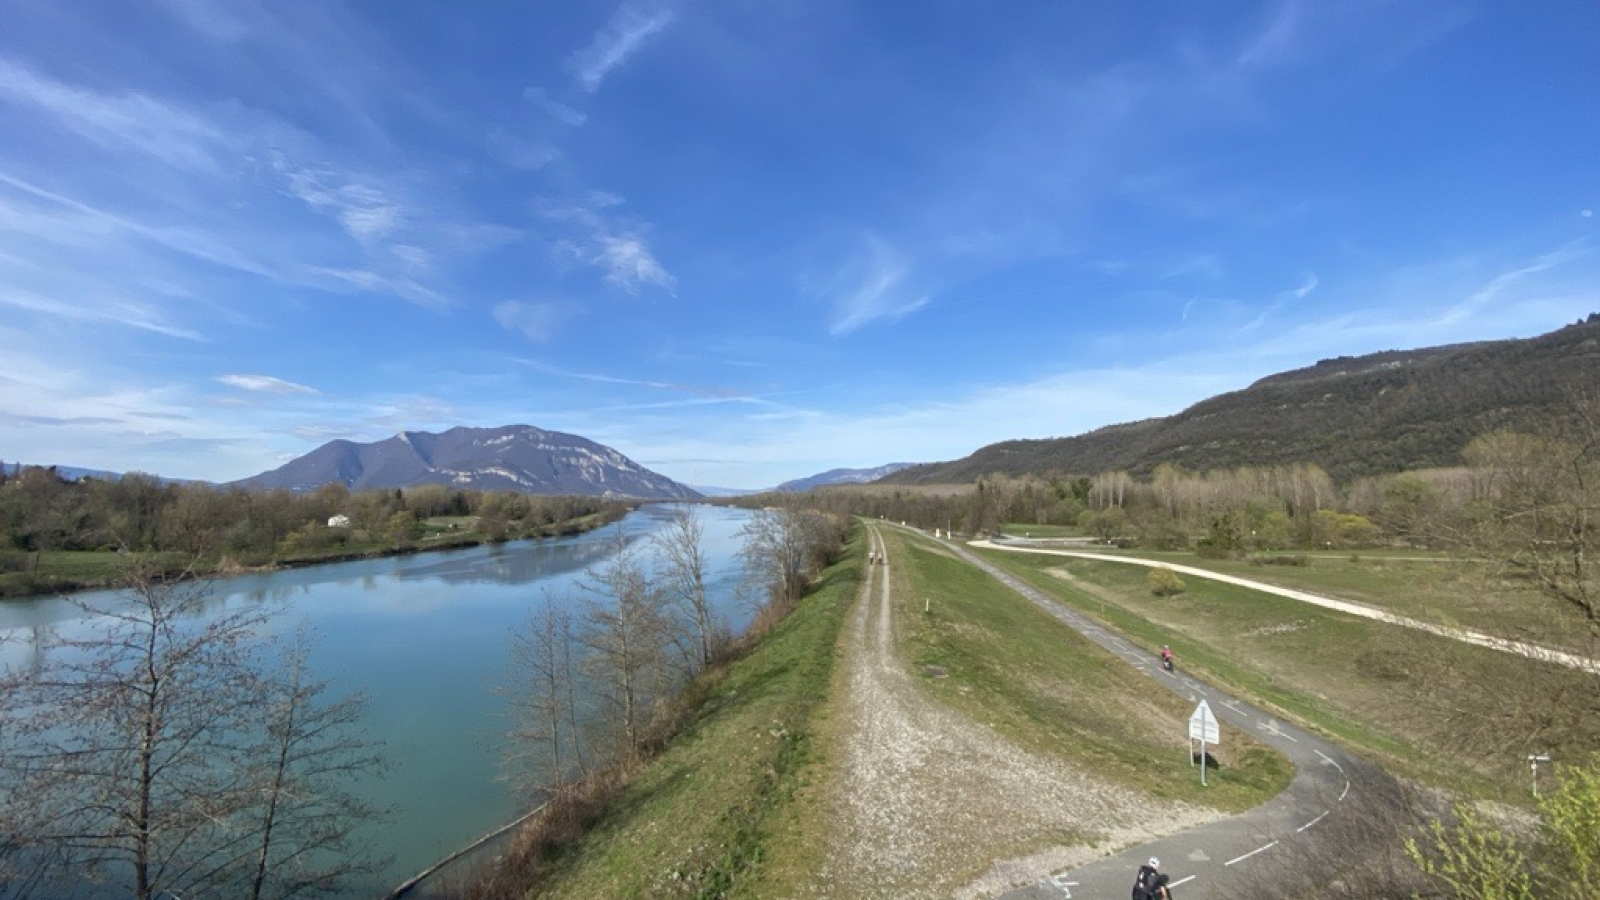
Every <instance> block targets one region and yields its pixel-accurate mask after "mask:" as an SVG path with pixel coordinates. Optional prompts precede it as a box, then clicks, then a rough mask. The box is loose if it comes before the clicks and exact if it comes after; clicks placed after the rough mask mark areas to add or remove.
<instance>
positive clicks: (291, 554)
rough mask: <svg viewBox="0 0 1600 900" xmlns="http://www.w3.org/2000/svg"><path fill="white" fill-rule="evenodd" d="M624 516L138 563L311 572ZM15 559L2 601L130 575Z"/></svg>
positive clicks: (54, 555) (1, 579)
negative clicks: (313, 568) (321, 567)
mask: <svg viewBox="0 0 1600 900" xmlns="http://www.w3.org/2000/svg"><path fill="white" fill-rule="evenodd" d="M626 512H627V510H620V511H607V512H600V513H594V514H592V515H587V516H579V517H577V518H574V519H569V520H567V521H564V522H556V523H553V524H550V525H544V526H540V527H535V528H528V529H524V530H520V531H515V532H510V533H506V534H503V535H488V534H484V533H482V532H480V531H478V530H477V528H476V526H477V517H475V516H439V517H435V518H430V519H427V520H424V521H423V522H422V523H420V528H419V535H418V537H416V538H415V539H413V540H405V541H393V540H387V539H374V538H372V537H369V536H368V535H367V534H366V533H365V532H361V531H358V530H352V531H351V532H350V533H349V535H348V537H347V538H346V540H344V541H341V542H340V543H338V544H337V545H336V546H326V547H317V548H302V549H297V550H292V551H287V552H262V553H257V554H241V555H227V554H225V555H222V556H217V555H202V556H200V557H199V558H196V557H195V556H194V555H193V554H188V553H179V552H174V551H169V552H163V553H151V554H141V555H140V558H139V563H140V565H141V566H142V567H143V568H144V570H145V571H147V572H149V573H153V574H157V575H168V576H177V575H183V574H186V573H187V574H192V575H195V576H200V577H209V576H218V575H222V576H226V575H231V574H237V573H239V572H243V571H259V570H263V569H275V568H288V567H295V566H312V565H320V564H322V563H330V562H345V561H349V560H355V559H371V558H375V557H380V556H397V555H401V554H406V553H424V552H427V551H430V550H452V549H457V548H461V547H475V546H477V545H479V544H485V543H492V542H498V541H508V540H523V539H530V538H543V537H559V536H563V535H572V534H582V533H583V532H585V531H592V530H594V529H596V528H599V527H600V526H602V525H605V524H607V523H608V522H613V521H616V520H617V519H619V518H621V517H622V515H624V514H625V513H626ZM17 558H18V559H19V560H22V561H23V563H19V564H18V565H17V566H16V567H14V570H12V571H0V598H6V597H25V596H30V595H35V594H54V593H67V592H71V591H81V590H95V589H100V588H110V587H116V586H117V585H118V584H120V583H122V581H123V579H124V577H125V576H126V574H127V573H126V568H127V559H126V557H124V556H123V555H122V554H119V553H117V552H116V551H114V550H51V551H46V552H44V553H40V554H32V553H29V554H17ZM24 563H25V564H24Z"/></svg>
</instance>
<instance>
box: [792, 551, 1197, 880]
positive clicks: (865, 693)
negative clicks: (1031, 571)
mask: <svg viewBox="0 0 1600 900" xmlns="http://www.w3.org/2000/svg"><path fill="white" fill-rule="evenodd" d="M871 546H872V550H873V553H874V554H875V555H876V556H877V558H879V559H880V560H881V559H883V558H884V557H883V551H884V545H883V541H882V538H881V536H880V535H879V534H878V532H877V530H876V529H873V530H872V542H871ZM892 563H893V560H889V561H888V562H887V563H886V564H882V565H873V566H870V567H869V570H868V577H867V579H866V580H865V581H864V583H863V586H862V592H861V595H860V597H859V599H858V604H857V608H856V611H855V614H854V616H853V617H852V620H851V623H850V626H849V629H848V634H847V637H846V647H845V664H846V665H847V667H848V672H849V683H848V696H847V698H846V699H845V702H844V704H843V708H842V713H841V714H842V717H843V719H844V721H843V722H841V723H840V730H839V734H840V735H841V738H840V740H841V743H842V746H841V747H840V748H839V752H840V754H841V757H842V759H841V765H842V771H841V772H840V773H839V774H838V776H837V780H836V783H835V785H834V793H833V800H832V807H833V819H834V828H833V829H832V831H831V834H832V840H831V845H830V849H829V853H828V859H827V863H826V865H825V869H824V872H823V876H822V877H821V878H820V879H819V881H818V884H817V885H816V886H815V887H816V890H815V892H814V893H815V895H816V896H825V897H841V898H843V897H860V898H872V897H884V898H911V897H929V898H933V897H962V898H969V897H970V898H976V897H986V896H993V895H994V894H997V893H999V892H1001V891H1003V890H1005V889H1006V888H1008V887H1013V886H1017V885H1022V884H1028V883H1032V882H1037V881H1039V880H1040V879H1043V878H1046V877H1047V876H1048V875H1049V873H1050V872H1052V871H1059V870H1061V869H1063V868H1067V867H1071V866H1075V865H1078V864H1081V863H1083V862H1087V861H1089V860H1092V859H1095V858H1098V857H1101V856H1104V855H1105V854H1106V853H1107V852H1109V851H1112V850H1115V849H1117V848H1119V847H1124V846H1127V845H1130V844H1135V843H1142V842H1144V841H1147V840H1151V839H1153V838H1156V837H1159V836H1160V835H1162V834H1168V833H1172V832H1175V831H1181V830H1183V829H1185V828H1189V827H1191V826H1194V825H1197V824H1200V823H1202V822H1207V821H1212V820H1214V819H1217V818H1219V816H1218V814H1217V813H1215V812H1212V811H1209V810H1200V809H1192V808H1179V809H1174V808H1172V807H1170V806H1168V807H1166V808H1163V809H1161V810H1160V811H1159V815H1158V814H1157V812H1156V811H1155V810H1154V809H1153V808H1152V806H1151V805H1150V804H1148V803H1147V802H1146V801H1145V800H1144V799H1143V798H1142V797H1141V796H1140V795H1138V794H1136V793H1133V792H1131V791H1128V790H1127V789H1125V788H1122V787H1120V786H1117V785H1113V784H1110V783H1108V782H1106V781H1103V780H1102V779H1100V778H1098V777H1097V776H1096V775H1094V774H1093V773H1092V772H1089V771H1085V770H1082V769H1079V768H1076V767H1073V766H1069V765H1066V764H1064V763H1063V762H1062V761H1060V760H1057V759H1051V758H1046V757H1042V756H1040V755H1038V754H1035V753H1031V752H1029V751H1026V750H1024V749H1022V748H1019V747H1017V746H1015V745H1014V744H1012V743H1010V742H1009V741H1007V740H1006V739H1005V738H1003V737H1002V736H1000V735H999V734H997V733H996V732H994V731H993V730H992V729H990V728H988V727H987V726H985V725H983V724H982V723H979V722H975V721H973V720H972V719H970V718H968V717H966V716H964V715H962V714H960V713H957V712H955V711H953V710H951V709H949V708H947V707H945V706H943V705H941V704H939V703H938V702H936V701H934V700H933V699H931V698H930V697H928V696H927V694H926V693H925V692H924V691H923V690H922V689H921V685H920V684H919V679H918V678H917V677H914V676H913V675H912V674H910V673H909V672H908V671H907V668H906V665H905V663H904V662H903V661H902V660H900V659H899V658H898V657H897V656H896V654H895V646H894V631H893V629H894V622H893V614H894V610H895V606H894V602H893V596H892V589H891V582H892V578H891V574H892ZM1091 842H1092V843H1091Z"/></svg>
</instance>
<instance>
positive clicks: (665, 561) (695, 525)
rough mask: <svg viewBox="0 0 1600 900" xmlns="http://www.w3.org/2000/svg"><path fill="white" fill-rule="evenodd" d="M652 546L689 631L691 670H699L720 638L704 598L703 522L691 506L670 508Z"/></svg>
mask: <svg viewBox="0 0 1600 900" xmlns="http://www.w3.org/2000/svg"><path fill="white" fill-rule="evenodd" d="M654 543H655V550H656V555H657V558H658V559H659V561H660V564H661V572H662V575H663V576H664V578H665V579H666V591H667V596H668V598H669V599H670V601H671V602H672V604H673V606H674V607H675V608H676V609H677V612H678V614H679V615H680V616H681V617H682V618H683V619H684V621H685V622H686V623H687V624H688V627H689V631H690V632H691V633H690V635H689V638H690V640H691V641H692V642H693V643H694V645H695V648H694V655H695V659H694V661H693V662H694V668H695V669H697V670H698V669H700V668H703V667H704V666H705V665H707V664H708V663H710V662H711V660H712V658H713V657H714V656H715V655H716V650H717V643H718V641H719V640H720V637H721V628H720V627H719V625H718V623H717V621H716V616H715V613H714V612H713V610H712V609H711V603H710V600H709V599H708V598H707V596H706V551H705V523H704V522H702V521H701V520H700V516H699V515H698V514H696V513H695V510H694V507H692V506H690V505H688V504H687V503H684V504H679V505H677V506H675V507H673V510H672V522H671V524H670V525H668V526H667V528H666V529H665V530H663V531H661V532H659V533H658V534H657V535H656V537H655V539H654Z"/></svg>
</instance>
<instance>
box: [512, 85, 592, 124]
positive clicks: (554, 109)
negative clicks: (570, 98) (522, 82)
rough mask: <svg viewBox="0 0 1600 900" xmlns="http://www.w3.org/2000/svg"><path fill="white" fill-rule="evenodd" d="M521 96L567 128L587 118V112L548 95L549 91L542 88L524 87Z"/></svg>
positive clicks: (583, 121)
mask: <svg viewBox="0 0 1600 900" xmlns="http://www.w3.org/2000/svg"><path fill="white" fill-rule="evenodd" d="M522 96H523V98H524V99H526V100H527V101H528V102H529V103H532V104H533V105H534V106H535V107H537V108H538V109H539V110H540V111H542V112H543V113H544V114H545V115H547V116H549V117H550V118H552V119H554V120H555V121H556V122H558V123H560V124H562V125H565V126H567V127H568V128H577V127H579V126H581V125H583V123H585V122H587V121H588V120H589V115H588V113H585V112H583V111H582V110H579V109H577V108H575V107H572V106H568V105H567V104H565V103H562V102H561V101H560V100H557V99H556V98H554V97H552V96H550V92H549V91H547V90H545V89H544V88H541V87H530V88H524V89H523V91H522Z"/></svg>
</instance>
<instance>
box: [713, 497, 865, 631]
mask: <svg viewBox="0 0 1600 900" xmlns="http://www.w3.org/2000/svg"><path fill="white" fill-rule="evenodd" d="M844 521H845V520H843V519H842V518H840V517H835V516H830V515H829V514H827V513H822V512H818V511H816V510H808V509H803V508H801V507H800V506H799V505H798V501H796V502H792V503H791V504H790V505H788V506H783V507H768V508H765V509H758V510H756V511H755V512H754V513H752V514H751V516H750V520H749V521H748V522H746V523H745V524H744V527H743V528H741V529H740V530H739V534H740V535H741V536H742V537H743V538H744V546H743V548H742V549H741V550H740V553H741V554H742V555H743V556H744V564H745V574H746V576H747V577H748V578H749V579H751V580H752V581H753V582H755V583H756V584H759V585H760V586H761V587H763V588H764V589H765V591H766V594H767V597H768V598H769V599H770V600H771V601H772V602H774V603H776V604H778V605H780V606H783V607H789V606H793V605H794V604H796V603H798V602H800V596H801V594H802V593H804V591H805V588H806V585H807V584H808V583H810V581H811V576H812V575H813V574H815V573H816V572H817V571H818V570H819V569H820V568H821V567H822V565H823V564H825V563H826V562H827V560H828V557H829V555H830V554H831V553H833V552H834V551H835V550H836V549H837V548H838V546H839V545H840V544H841V543H842V541H843V536H842V535H843V527H844V526H843V525H842V524H841V523H843V522H844Z"/></svg>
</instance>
